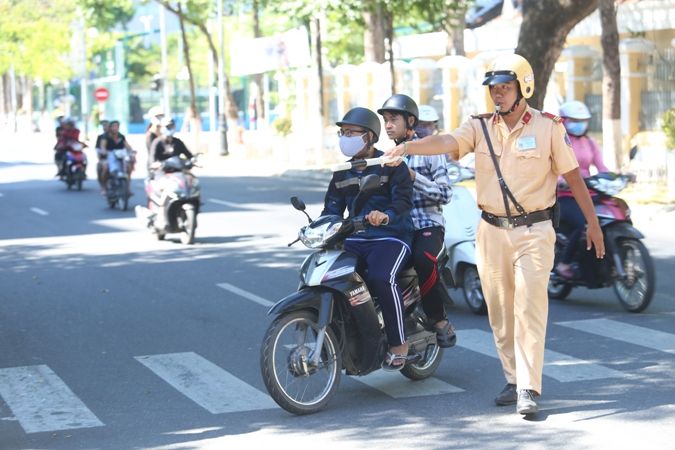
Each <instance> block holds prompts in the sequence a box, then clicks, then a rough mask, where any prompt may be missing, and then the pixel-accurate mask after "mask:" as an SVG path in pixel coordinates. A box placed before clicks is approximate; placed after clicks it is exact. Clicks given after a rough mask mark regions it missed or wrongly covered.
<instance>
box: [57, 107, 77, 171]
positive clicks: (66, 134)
mask: <svg viewBox="0 0 675 450" xmlns="http://www.w3.org/2000/svg"><path fill="white" fill-rule="evenodd" d="M79 141H80V130H78V129H77V127H76V126H75V121H74V120H73V119H71V118H70V117H65V118H60V120H59V125H58V126H57V127H56V145H55V146H54V151H55V152H56V153H55V154H54V162H55V163H56V167H57V168H58V172H57V174H56V176H61V177H62V176H63V175H64V172H63V171H64V162H65V160H66V152H67V151H68V148H69V147H70V145H72V144H73V143H74V142H79Z"/></svg>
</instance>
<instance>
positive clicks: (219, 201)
mask: <svg viewBox="0 0 675 450" xmlns="http://www.w3.org/2000/svg"><path fill="white" fill-rule="evenodd" d="M209 201H210V202H211V203H217V204H218V205H224V206H229V207H230V208H244V209H247V206H246V205H241V204H239V203H234V202H228V201H227V200H218V199H217V198H210V199H209Z"/></svg>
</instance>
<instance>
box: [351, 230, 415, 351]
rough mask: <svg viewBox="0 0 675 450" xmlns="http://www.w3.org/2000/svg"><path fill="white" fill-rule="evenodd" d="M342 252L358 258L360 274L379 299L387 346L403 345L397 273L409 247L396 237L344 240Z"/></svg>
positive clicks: (400, 301)
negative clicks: (343, 250)
mask: <svg viewBox="0 0 675 450" xmlns="http://www.w3.org/2000/svg"><path fill="white" fill-rule="evenodd" d="M345 251H348V252H350V253H353V254H355V255H356V256H357V257H358V258H359V264H360V266H361V267H360V270H359V273H361V274H362V275H364V279H365V281H366V284H367V285H368V289H369V290H370V293H371V294H372V295H374V296H375V297H377V299H378V303H379V304H380V308H382V318H383V319H384V328H385V331H386V334H387V342H388V343H389V346H391V347H393V346H397V345H401V344H403V343H404V342H405V329H404V327H403V312H404V311H403V296H402V295H401V288H400V287H399V286H398V283H397V282H396V276H397V275H398V273H399V272H400V271H401V269H402V268H404V267H405V265H406V262H407V261H408V258H410V251H409V250H408V247H406V246H405V245H403V243H401V242H399V241H396V240H388V239H387V240H374V239H363V240H357V239H347V240H346V241H345ZM362 269H367V271H366V270H362Z"/></svg>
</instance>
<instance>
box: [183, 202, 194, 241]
mask: <svg viewBox="0 0 675 450" xmlns="http://www.w3.org/2000/svg"><path fill="white" fill-rule="evenodd" d="M183 214H184V217H183V226H182V227H181V228H182V231H181V233H180V241H181V242H182V243H183V244H185V245H190V244H193V243H194V242H195V229H196V228H197V213H196V211H195V207H194V206H193V205H190V204H185V205H183Z"/></svg>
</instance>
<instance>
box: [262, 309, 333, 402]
mask: <svg viewBox="0 0 675 450" xmlns="http://www.w3.org/2000/svg"><path fill="white" fill-rule="evenodd" d="M318 334H319V326H318V324H317V318H316V315H315V314H314V313H313V312H310V311H293V312H290V313H288V314H283V315H281V316H279V317H277V318H276V319H275V320H274V321H273V322H272V324H271V325H270V327H269V328H268V329H267V332H266V333H265V338H264V339H263V345H262V349H261V353H260V367H261V371H262V378H263V381H264V383H265V387H266V388H267V391H268V392H269V393H270V395H271V396H272V398H273V399H274V401H275V402H277V404H278V405H279V406H281V407H282V408H283V409H285V410H286V411H288V412H291V413H293V414H298V415H304V414H312V413H315V412H317V411H320V410H321V409H323V408H324V407H325V406H326V404H328V401H329V400H330V399H331V398H332V397H333V395H335V393H336V392H337V388H338V385H339V384H340V373H341V369H342V355H341V354H340V352H339V350H338V348H339V347H338V342H337V338H336V337H335V333H333V331H332V330H331V329H330V327H329V328H327V329H326V333H325V339H324V341H323V344H322V346H321V349H320V352H321V353H320V355H319V360H318V363H316V364H315V363H313V362H312V360H313V356H314V352H315V351H317V347H316V345H317V336H318Z"/></svg>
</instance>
